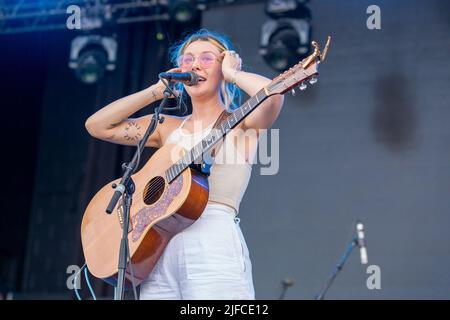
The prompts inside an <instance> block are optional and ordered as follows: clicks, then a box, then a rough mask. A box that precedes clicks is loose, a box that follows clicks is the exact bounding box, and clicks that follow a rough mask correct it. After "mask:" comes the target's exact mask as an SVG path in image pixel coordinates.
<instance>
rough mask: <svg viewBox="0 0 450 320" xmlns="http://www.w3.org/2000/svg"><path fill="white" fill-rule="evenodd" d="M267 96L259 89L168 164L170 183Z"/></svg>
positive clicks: (167, 175)
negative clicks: (173, 161) (185, 151)
mask: <svg viewBox="0 0 450 320" xmlns="http://www.w3.org/2000/svg"><path fill="white" fill-rule="evenodd" d="M267 98H268V95H267V93H266V90H265V88H263V89H261V90H260V91H259V92H258V93H257V94H255V95H254V96H253V97H251V98H250V99H248V100H247V101H246V102H245V103H244V104H242V105H241V106H240V107H239V108H237V109H236V110H234V111H233V112H232V113H231V114H229V115H228V116H227V117H226V118H225V119H223V120H222V121H221V122H220V124H219V125H218V126H217V127H216V128H215V129H213V130H211V132H210V133H209V134H208V135H207V136H206V137H205V138H204V139H202V141H200V142H199V143H198V144H196V145H195V146H194V147H193V148H192V149H191V150H189V152H187V153H186V154H185V155H184V156H183V157H182V158H181V159H180V160H178V161H177V162H176V163H174V164H173V165H172V166H170V167H169V168H168V169H167V170H166V171H165V175H166V179H167V181H168V182H169V183H170V182H172V181H173V180H174V179H175V178H176V177H177V176H178V175H179V174H180V173H182V172H183V171H184V170H186V168H188V167H189V165H190V164H191V163H193V162H194V161H195V160H196V159H198V158H199V157H200V156H201V155H203V154H204V153H205V152H207V151H209V150H210V149H212V148H213V147H214V146H215V145H216V144H217V143H219V141H221V140H222V138H223V137H224V136H225V135H227V134H228V132H229V131H230V130H231V129H233V128H234V127H236V126H237V125H238V124H239V123H240V122H241V121H242V120H243V119H245V117H247V116H248V115H249V114H250V113H251V112H252V111H253V110H254V109H256V107H257V106H258V105H259V104H261V102H263V101H264V100H266V99H267Z"/></svg>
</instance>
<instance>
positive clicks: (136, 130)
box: [124, 121, 142, 141]
mask: <svg viewBox="0 0 450 320" xmlns="http://www.w3.org/2000/svg"><path fill="white" fill-rule="evenodd" d="M124 138H125V139H126V140H127V141H139V140H141V138H142V134H141V126H140V125H139V124H137V123H136V122H135V121H128V124H127V126H126V127H125V135H124Z"/></svg>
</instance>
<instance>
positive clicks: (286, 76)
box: [81, 37, 331, 285]
mask: <svg viewBox="0 0 450 320" xmlns="http://www.w3.org/2000/svg"><path fill="white" fill-rule="evenodd" d="M330 39H331V38H330V37H328V39H327V43H326V46H325V48H324V51H323V53H321V52H320V50H319V46H318V45H317V43H316V42H314V41H313V42H312V45H313V47H314V52H313V53H312V54H311V55H310V56H308V57H307V58H305V59H303V60H302V61H300V62H299V63H298V64H296V65H295V66H293V67H292V68H290V69H289V70H287V71H285V72H284V73H282V74H280V75H279V76H278V77H276V78H275V79H273V80H272V81H271V82H270V83H269V84H268V85H267V86H266V87H264V88H262V89H261V90H260V91H259V92H258V93H257V94H256V95H254V96H253V97H251V98H250V99H248V100H247V101H246V102H245V103H244V104H243V105H241V106H240V107H239V108H238V109H236V110H234V111H233V112H232V113H224V114H222V117H221V118H219V120H218V121H216V124H215V125H214V128H215V129H216V130H211V132H210V133H209V134H208V135H206V137H205V138H204V139H202V140H201V141H200V142H199V143H198V144H196V145H195V146H194V147H193V148H192V149H191V150H189V151H187V152H186V151H185V150H183V149H182V148H181V147H179V146H177V145H176V144H166V145H164V146H163V147H161V148H159V149H158V150H157V151H156V152H155V153H154V154H153V156H152V157H151V158H150V159H149V161H148V162H147V163H146V164H145V165H144V167H143V168H142V169H141V170H140V171H139V172H137V173H135V174H134V175H132V179H133V181H134V184H135V192H134V196H133V203H132V206H131V209H130V224H129V230H128V242H129V249H130V251H129V252H130V259H131V264H132V267H133V273H134V283H135V284H136V285H138V284H140V283H141V282H142V281H143V280H144V279H146V278H147V277H148V275H149V274H150V272H151V271H152V269H153V267H154V266H155V264H156V263H157V261H158V259H159V257H160V256H161V254H162V253H163V250H164V249H165V247H166V245H167V243H168V242H169V241H170V239H171V238H172V237H173V236H174V235H176V234H177V233H179V232H180V231H182V230H184V229H185V228H187V227H188V226H190V225H191V224H192V223H194V222H195V221H196V220H197V219H198V218H199V217H200V216H201V214H202V212H203V210H204V209H205V206H206V203H207V202H208V196H209V188H208V177H207V174H205V173H204V170H202V168H201V167H199V166H195V165H193V164H194V163H198V161H197V160H198V159H199V158H201V157H202V156H203V154H205V153H206V152H208V151H210V150H212V148H214V147H216V146H217V145H218V144H219V143H221V141H223V138H224V137H225V135H226V134H227V133H228V132H229V131H230V130H231V129H233V128H234V127H236V126H237V125H238V124H239V123H240V122H241V121H242V120H243V119H244V118H245V117H247V116H248V115H249V114H250V113H251V112H252V111H253V110H254V109H255V108H257V107H258V105H260V104H261V102H263V101H264V100H265V99H267V98H268V97H270V96H271V95H275V94H284V93H286V92H287V91H289V90H291V89H292V88H294V87H295V86H297V85H300V86H299V88H300V89H301V90H303V89H305V88H306V86H307V84H306V83H307V82H310V83H311V84H313V83H315V82H316V81H317V76H318V65H319V63H320V62H321V61H323V60H324V59H325V56H326V53H327V50H328V46H329V43H330ZM174 155H179V157H174ZM203 166H204V164H203ZM112 183H119V179H117V180H114V181H112V182H110V183H108V184H107V185H105V186H104V187H103V188H102V189H100V190H99V191H98V192H97V193H96V194H95V196H94V197H93V198H92V200H91V201H90V203H89V204H88V206H87V208H86V211H85V213H84V216H83V220H82V224H81V240H82V247H83V252H84V256H85V258H86V263H87V266H88V268H89V270H90V272H91V273H92V274H93V275H94V276H95V277H97V278H101V279H103V280H105V281H107V282H108V283H111V284H114V283H115V282H116V280H117V273H118V268H117V261H118V258H119V245H120V240H121V237H122V224H123V205H122V202H121V201H119V202H118V204H117V205H116V207H115V208H114V210H113V212H112V214H106V213H105V209H106V207H107V205H108V203H109V200H110V199H111V197H112V194H113V192H114V189H113V188H111V184H112ZM129 264H130V262H128V265H127V271H126V281H127V283H128V284H129V283H130V280H131V273H130V268H129Z"/></svg>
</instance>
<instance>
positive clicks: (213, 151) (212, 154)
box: [210, 110, 231, 157]
mask: <svg viewBox="0 0 450 320" xmlns="http://www.w3.org/2000/svg"><path fill="white" fill-rule="evenodd" d="M230 114H231V112H228V111H227V110H223V111H222V113H221V114H220V116H219V118H217V120H216V122H215V123H214V125H213V128H212V130H214V129H217V128H219V126H220V124H221V123H222V121H223V120H225V119H226V118H227V117H228V116H229V115H230ZM212 130H211V131H212ZM225 137H226V136H223V137H222V139H220V141H219V142H217V144H216V146H215V147H213V148H212V149H211V151H210V155H211V157H215V156H216V152H217V151H218V150H219V148H220V146H221V145H222V143H223V142H224V140H225Z"/></svg>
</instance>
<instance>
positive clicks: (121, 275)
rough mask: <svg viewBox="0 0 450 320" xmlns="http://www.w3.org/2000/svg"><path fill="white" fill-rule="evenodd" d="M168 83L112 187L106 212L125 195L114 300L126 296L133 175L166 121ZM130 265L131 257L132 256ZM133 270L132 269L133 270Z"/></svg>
mask: <svg viewBox="0 0 450 320" xmlns="http://www.w3.org/2000/svg"><path fill="white" fill-rule="evenodd" d="M163 83H164V84H165V85H166V89H165V90H164V98H163V99H162V101H161V103H160V104H159V106H158V107H157V108H156V109H155V110H154V114H153V117H152V121H151V123H150V125H149V126H148V127H147V131H146V132H145V134H144V136H143V137H142V140H140V141H139V142H138V144H137V150H136V152H135V153H134V156H133V158H132V160H131V162H129V163H124V164H122V169H123V170H124V171H125V172H124V174H123V176H122V179H121V180H120V183H119V184H117V185H116V184H115V183H114V184H113V185H112V187H113V189H114V190H115V192H114V194H113V196H112V198H111V200H110V202H109V204H108V207H107V208H106V213H108V214H111V213H112V211H113V210H114V208H115V206H116V205H117V202H118V201H119V198H120V197H121V196H123V203H122V211H123V217H122V221H121V222H122V239H121V241H120V249H119V261H118V277H117V284H116V290H115V292H114V300H123V297H124V288H125V272H126V267H127V258H128V257H129V250H130V249H129V246H128V230H129V222H130V208H131V204H132V200H133V193H134V191H135V185H134V182H133V179H132V178H131V175H132V174H133V173H134V172H135V171H136V169H137V167H138V165H139V161H140V158H141V154H142V150H143V149H144V146H145V144H146V143H147V140H148V138H149V136H150V135H151V134H152V133H153V132H154V131H155V129H156V126H157V125H158V123H163V122H164V117H160V113H161V111H162V110H163V109H164V107H165V106H166V105H167V103H168V102H169V98H170V96H171V95H172V94H173V91H172V89H170V87H169V84H168V83H166V82H164V81H163ZM130 267H131V268H132V265H131V258H130ZM131 271H132V270H131ZM132 277H133V279H132V280H133V288H134V275H132Z"/></svg>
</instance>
